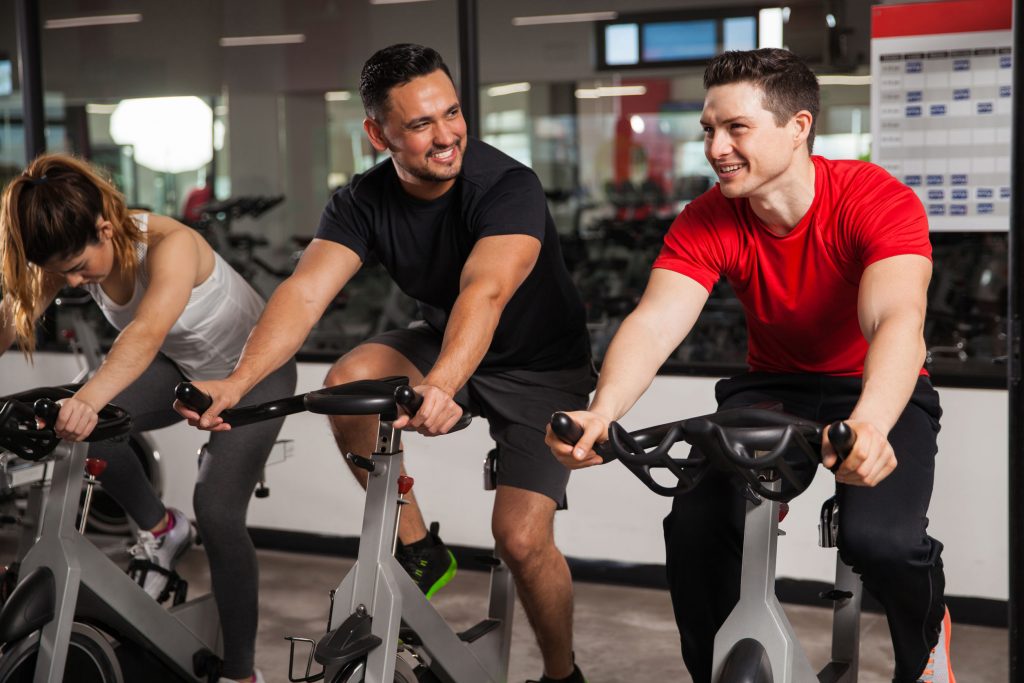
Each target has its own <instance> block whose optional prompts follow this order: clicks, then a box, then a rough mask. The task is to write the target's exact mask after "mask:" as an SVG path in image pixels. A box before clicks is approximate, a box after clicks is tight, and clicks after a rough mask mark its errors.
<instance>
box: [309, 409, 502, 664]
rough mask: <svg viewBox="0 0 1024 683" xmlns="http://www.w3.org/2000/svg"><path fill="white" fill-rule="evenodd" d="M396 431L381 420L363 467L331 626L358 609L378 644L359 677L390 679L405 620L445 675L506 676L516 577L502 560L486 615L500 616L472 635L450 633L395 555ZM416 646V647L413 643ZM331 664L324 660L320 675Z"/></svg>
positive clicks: (398, 447)
mask: <svg viewBox="0 0 1024 683" xmlns="http://www.w3.org/2000/svg"><path fill="white" fill-rule="evenodd" d="M402 457H403V453H402V446H401V431H399V430H396V429H394V428H393V427H392V426H391V423H390V422H388V421H383V420H382V421H380V423H379V428H378V438H377V447H376V449H375V451H374V453H373V456H372V458H371V459H372V462H373V464H374V469H373V471H372V472H370V473H369V477H368V481H367V486H366V503H365V507H364V512H363V527H362V532H361V533H360V536H359V556H358V558H357V560H356V564H355V566H353V567H352V569H351V570H350V571H349V573H348V574H347V575H346V576H345V578H344V580H342V582H341V584H340V585H339V586H338V589H337V592H336V594H335V609H334V612H333V615H332V619H331V624H330V628H331V629H334V628H337V627H338V626H339V625H340V624H341V622H342V621H344V620H345V619H346V618H347V617H348V616H349V615H350V614H354V613H356V612H357V611H363V610H365V612H366V613H367V614H369V615H370V616H371V617H372V618H373V619H372V622H371V632H372V633H373V635H375V636H377V637H379V638H380V639H381V644H380V645H379V646H377V647H376V648H374V649H373V650H372V651H371V652H370V653H369V654H368V655H367V657H366V666H365V670H364V677H363V681H365V683H393V682H394V680H395V679H394V676H395V655H396V652H397V649H398V631H399V628H400V626H401V624H402V622H405V623H406V624H408V626H410V627H411V628H412V630H413V631H415V632H416V634H417V635H418V636H419V638H420V640H421V641H422V643H423V645H422V649H423V650H425V651H426V653H427V654H428V655H429V657H430V664H431V672H433V673H434V674H436V675H437V676H438V677H439V678H440V679H441V680H442V681H444V683H505V681H506V680H507V678H508V660H509V650H510V648H511V644H512V614H513V610H514V607H515V584H514V583H513V581H512V575H511V572H509V570H508V568H507V567H506V566H505V565H504V564H503V563H500V564H498V565H495V566H493V567H492V569H491V586H490V604H489V606H488V618H489V619H493V620H496V621H498V622H499V623H498V624H497V625H495V626H494V627H493V628H492V629H491V630H490V631H488V632H487V633H485V634H484V635H483V636H481V637H479V638H477V639H476V640H474V641H473V642H471V643H467V642H464V641H463V640H461V639H460V638H459V636H458V635H457V634H455V633H454V632H453V631H452V630H451V627H449V626H448V624H447V623H446V622H445V621H444V619H443V618H442V617H441V616H440V615H439V614H438V613H437V611H435V610H434V608H433V606H432V605H431V604H430V602H429V601H428V600H427V599H426V597H425V596H424V595H423V593H422V592H421V591H420V589H419V588H418V587H417V586H416V584H414V583H413V581H412V579H411V578H409V575H408V574H407V573H406V572H405V570H404V569H403V568H402V566H401V565H400V564H399V563H398V561H397V560H396V559H395V557H394V547H395V536H396V532H397V527H398V514H399V512H398V508H399V504H398V476H399V474H400V473H401V471H402ZM417 649H420V648H417ZM337 673H338V670H337V669H333V670H332V669H331V668H330V667H328V669H327V671H326V672H325V674H326V675H325V677H324V680H325V681H333V680H334V676H335V675H337Z"/></svg>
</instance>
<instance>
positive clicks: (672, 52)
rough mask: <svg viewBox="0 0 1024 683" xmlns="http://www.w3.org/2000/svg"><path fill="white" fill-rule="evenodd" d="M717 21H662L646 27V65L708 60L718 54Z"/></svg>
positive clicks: (644, 50)
mask: <svg viewBox="0 0 1024 683" xmlns="http://www.w3.org/2000/svg"><path fill="white" fill-rule="evenodd" d="M716 24H717V22H716V21H715V20H713V19H711V20H707V21H661V22H657V23H650V24H644V48H643V55H644V61H645V62H676V61H683V60H687V59H705V58H707V57H712V56H714V55H715V54H717V53H718V30H717V26H716Z"/></svg>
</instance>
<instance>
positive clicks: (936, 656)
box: [917, 607, 956, 683]
mask: <svg viewBox="0 0 1024 683" xmlns="http://www.w3.org/2000/svg"><path fill="white" fill-rule="evenodd" d="M952 626H953V622H952V621H951V620H950V618H949V608H948V607H947V608H946V613H945V614H944V615H942V626H941V627H940V628H939V642H937V643H936V644H935V647H934V648H933V649H932V653H931V655H929V657H928V664H926V665H925V667H924V671H923V672H921V678H919V679H917V680H918V681H919V682H920V683H956V678H955V677H954V676H953V663H952V662H950V660H949V642H950V640H951V638H950V629H951V628H952Z"/></svg>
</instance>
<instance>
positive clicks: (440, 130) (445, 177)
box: [363, 69, 466, 199]
mask: <svg viewBox="0 0 1024 683" xmlns="http://www.w3.org/2000/svg"><path fill="white" fill-rule="evenodd" d="M363 127H364V128H365V130H366V133H367V135H368V136H369V138H370V142H371V144H373V146H374V148H375V149H377V151H379V152H384V151H388V152H390V153H391V159H392V160H393V161H394V164H395V168H396V170H397V171H398V177H399V179H400V180H401V181H402V185H403V187H405V189H406V191H407V192H409V193H410V194H412V195H414V196H416V197H420V198H422V199H433V198H435V197H439V196H441V195H442V194H444V193H445V192H447V191H448V189H449V188H450V187H451V186H452V184H453V183H454V182H455V177H456V176H457V175H458V174H459V171H460V170H462V160H463V154H464V153H465V151H466V120H465V119H464V118H462V107H461V106H460V105H459V98H458V95H457V94H456V92H455V86H454V85H453V84H452V81H451V79H450V78H448V75H447V74H445V73H444V72H443V71H441V70H440V69H439V70H437V71H433V72H431V73H429V74H427V75H425V76H418V77H416V78H414V79H412V80H411V81H409V82H408V83H405V84H402V85H398V86H395V87H394V88H392V89H391V91H390V92H389V93H388V99H387V108H386V109H385V110H384V112H383V113H382V114H381V116H380V117H379V120H374V119H371V118H368V119H366V120H365V121H364V122H363Z"/></svg>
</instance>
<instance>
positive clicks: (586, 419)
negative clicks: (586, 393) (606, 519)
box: [544, 268, 708, 469]
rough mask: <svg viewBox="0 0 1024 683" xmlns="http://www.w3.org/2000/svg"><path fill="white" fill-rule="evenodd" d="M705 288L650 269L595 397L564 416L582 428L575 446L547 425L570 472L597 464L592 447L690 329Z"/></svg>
mask: <svg viewBox="0 0 1024 683" xmlns="http://www.w3.org/2000/svg"><path fill="white" fill-rule="evenodd" d="M707 300H708V290H707V289H705V288H704V286H703V285H701V284H700V283H698V282H697V281H696V280H693V279H692V278H690V277H687V276H686V275H682V274H680V273H676V272H674V271H671V270H665V269H663V268H655V269H654V270H653V271H652V272H651V279H650V280H649V281H648V283H647V288H646V289H645V290H644V294H643V297H641V299H640V303H639V304H637V307H636V309H635V310H634V311H633V312H632V313H630V314H629V315H628V316H627V317H626V319H625V320H624V321H622V325H621V326H620V327H619V329H618V331H617V332H616V333H615V337H614V338H613V339H612V343H611V344H610V345H609V346H608V352H607V353H606V354H605V356H604V363H603V365H602V366H601V377H600V379H599V380H598V383H597V393H596V394H595V395H594V401H593V403H591V404H590V408H589V409H588V410H580V411H576V412H572V413H569V416H570V417H571V418H572V419H573V420H575V421H576V423H577V424H579V425H580V427H582V428H583V436H582V437H581V438H580V440H579V441H578V442H577V443H576V444H575V446H572V445H568V444H565V443H563V442H562V441H561V440H560V439H559V438H558V437H556V436H555V435H554V433H553V432H552V431H551V427H550V426H548V429H547V436H546V437H545V439H544V440H545V442H546V443H547V445H548V447H549V448H550V449H551V452H552V453H554V454H555V457H556V458H558V460H559V462H561V463H562V464H563V465H565V466H566V467H568V468H570V469H577V468H580V467H589V466H591V465H599V464H601V463H602V462H604V461H603V459H602V458H601V456H599V455H597V453H595V452H594V450H593V447H594V444H595V443H599V442H601V441H605V440H607V439H608V425H609V424H611V422H612V421H613V420H618V419H619V418H620V417H622V416H623V415H625V414H626V412H627V411H628V410H629V409H630V408H632V407H633V404H634V403H636V401H637V399H639V398H640V396H642V395H643V393H644V392H645V391H647V388H648V387H649V386H650V385H651V382H652V381H653V380H654V377H655V375H656V374H657V373H658V369H659V368H660V367H661V365H662V363H664V362H665V360H666V359H667V358H668V357H669V354H671V353H672V352H673V351H674V350H675V349H676V347H677V346H679V345H680V344H681V343H682V342H683V339H685V338H686V335H688V334H689V333H690V330H691V329H693V325H694V323H696V322H697V317H698V316H699V315H700V312H701V310H702V309H703V308H704V304H706V303H707Z"/></svg>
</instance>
